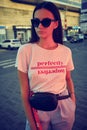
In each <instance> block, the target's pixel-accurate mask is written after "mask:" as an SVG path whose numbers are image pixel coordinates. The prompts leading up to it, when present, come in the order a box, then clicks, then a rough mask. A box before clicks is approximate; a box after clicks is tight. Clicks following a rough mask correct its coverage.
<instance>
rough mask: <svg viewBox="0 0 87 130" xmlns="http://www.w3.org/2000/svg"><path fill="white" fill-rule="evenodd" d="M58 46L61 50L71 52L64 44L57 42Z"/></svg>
mask: <svg viewBox="0 0 87 130" xmlns="http://www.w3.org/2000/svg"><path fill="white" fill-rule="evenodd" d="M59 47H60V49H61V50H62V51H64V52H68V53H71V49H70V48H69V47H67V46H65V45H62V44H59Z"/></svg>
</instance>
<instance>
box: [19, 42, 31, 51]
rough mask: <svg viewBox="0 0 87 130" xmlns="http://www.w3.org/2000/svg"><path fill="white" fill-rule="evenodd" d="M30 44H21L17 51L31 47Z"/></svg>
mask: <svg viewBox="0 0 87 130" xmlns="http://www.w3.org/2000/svg"><path fill="white" fill-rule="evenodd" d="M31 46H32V44H31V43H26V44H24V45H21V47H20V48H19V51H21V50H28V49H30V48H31Z"/></svg>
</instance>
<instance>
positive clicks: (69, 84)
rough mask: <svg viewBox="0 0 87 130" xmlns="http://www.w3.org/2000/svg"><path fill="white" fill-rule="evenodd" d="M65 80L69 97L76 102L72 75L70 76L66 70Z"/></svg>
mask: <svg viewBox="0 0 87 130" xmlns="http://www.w3.org/2000/svg"><path fill="white" fill-rule="evenodd" d="M66 81H67V87H68V91H69V93H70V95H71V99H72V100H73V101H74V103H76V98H75V90H74V83H73V81H72V77H71V73H70V71H67V72H66Z"/></svg>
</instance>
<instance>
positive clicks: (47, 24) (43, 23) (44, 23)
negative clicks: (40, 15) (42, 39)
mask: <svg viewBox="0 0 87 130" xmlns="http://www.w3.org/2000/svg"><path fill="white" fill-rule="evenodd" d="M50 24H51V19H48V18H46V19H43V20H42V25H43V26H44V27H49V26H50Z"/></svg>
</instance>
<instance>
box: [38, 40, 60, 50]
mask: <svg viewBox="0 0 87 130" xmlns="http://www.w3.org/2000/svg"><path fill="white" fill-rule="evenodd" d="M37 44H38V45H39V46H40V47H42V48H45V49H50V50H51V49H55V48H56V47H57V46H58V44H57V43H55V42H54V41H53V40H52V39H48V40H47V39H41V40H40V41H39V42H38V43H37Z"/></svg>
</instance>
